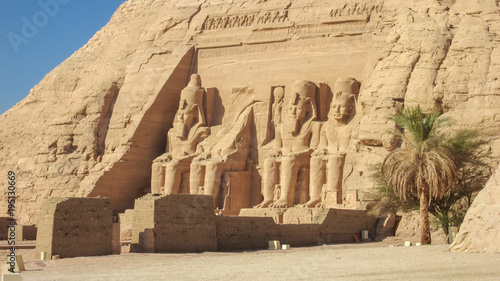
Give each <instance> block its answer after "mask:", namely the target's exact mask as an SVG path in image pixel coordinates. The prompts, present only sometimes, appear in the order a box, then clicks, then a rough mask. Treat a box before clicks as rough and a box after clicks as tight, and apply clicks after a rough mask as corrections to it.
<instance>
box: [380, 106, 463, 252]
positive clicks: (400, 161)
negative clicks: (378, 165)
mask: <svg viewBox="0 0 500 281" xmlns="http://www.w3.org/2000/svg"><path fill="white" fill-rule="evenodd" d="M438 117H439V112H437V111H434V112H432V113H431V114H428V115H425V114H424V113H423V112H422V110H421V109H420V107H416V108H407V109H404V110H402V111H398V112H397V113H396V114H394V115H391V116H390V119H391V120H393V121H394V122H395V123H396V124H397V125H398V126H399V127H401V129H402V132H400V131H395V132H394V133H396V134H398V135H399V136H400V137H401V138H402V139H403V146H402V147H401V148H399V149H396V150H394V151H392V152H391V153H389V154H388V155H387V156H386V157H385V159H384V161H383V163H382V174H383V175H384V177H386V181H387V183H388V185H389V188H392V189H393V191H394V193H395V194H396V195H398V196H399V197H400V198H401V199H403V200H406V198H407V197H408V196H409V195H416V196H418V198H419V200H420V215H421V222H420V223H421V226H422V229H421V243H422V245H425V244H431V234H430V230H429V199H430V198H441V197H442V196H443V195H444V194H445V193H446V192H447V191H448V190H449V189H450V188H451V186H452V185H453V181H454V178H455V176H456V174H457V168H456V166H455V164H454V162H453V161H452V160H451V158H450V156H448V155H447V154H446V152H447V150H446V149H444V148H443V147H442V146H441V145H440V140H442V138H440V136H439V135H438V134H437V132H436V129H437V128H438V127H440V126H441V125H443V124H444V122H445V121H448V120H447V119H444V118H441V119H438Z"/></svg>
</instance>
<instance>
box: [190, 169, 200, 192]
mask: <svg viewBox="0 0 500 281" xmlns="http://www.w3.org/2000/svg"><path fill="white" fill-rule="evenodd" d="M201 177H202V166H201V164H200V162H191V165H190V172H189V193H190V194H198V193H199V190H200V185H201Z"/></svg>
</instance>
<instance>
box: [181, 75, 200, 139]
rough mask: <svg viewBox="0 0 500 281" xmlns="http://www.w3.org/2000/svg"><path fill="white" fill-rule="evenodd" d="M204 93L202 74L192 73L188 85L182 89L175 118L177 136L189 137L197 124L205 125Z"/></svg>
mask: <svg viewBox="0 0 500 281" xmlns="http://www.w3.org/2000/svg"><path fill="white" fill-rule="evenodd" d="M203 93H204V90H203V88H202V87H201V78H200V75H198V74H193V75H191V80H190V81H189V84H188V86H187V87H186V88H184V89H183V90H182V91H181V98H180V101H179V108H178V109H177V113H176V116H175V120H174V128H173V130H174V136H175V137H179V138H180V139H187V137H188V134H189V130H190V129H191V128H192V127H193V126H194V125H195V124H198V123H199V124H200V125H205V116H204V112H203Z"/></svg>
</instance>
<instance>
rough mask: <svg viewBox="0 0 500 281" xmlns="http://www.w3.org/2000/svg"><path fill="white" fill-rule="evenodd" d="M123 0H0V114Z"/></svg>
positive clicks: (88, 34) (110, 14)
mask: <svg viewBox="0 0 500 281" xmlns="http://www.w3.org/2000/svg"><path fill="white" fill-rule="evenodd" d="M123 2H125V1H124V0H0V114H2V113H4V112H5V111H7V110H8V109H9V108H11V107H12V106H13V105H15V104H16V103H18V102H19V101H21V100H22V99H24V98H25V97H26V96H27V95H28V93H29V90H30V89H31V88H33V86H35V85H36V84H38V83H39V82H40V80H42V79H43V77H44V76H45V75H46V74H47V73H49V72H50V71H51V70H52V69H54V68H55V67H56V66H57V65H59V64H60V63H61V62H63V61H64V60H65V59H66V58H68V57H69V56H71V54H73V53H74V52H75V51H76V50H78V49H79V48H80V47H82V46H83V45H85V44H86V43H87V41H88V40H89V39H90V38H91V37H92V36H93V35H94V34H95V33H96V32H97V31H98V30H99V29H101V28H102V27H103V26H104V25H106V23H107V22H108V21H109V19H110V18H111V16H112V15H113V13H114V12H115V11H116V9H118V7H119V6H120V4H122V3H123Z"/></svg>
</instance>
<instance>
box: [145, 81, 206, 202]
mask: <svg viewBox="0 0 500 281" xmlns="http://www.w3.org/2000/svg"><path fill="white" fill-rule="evenodd" d="M204 104H211V103H210V102H207V93H206V92H205V90H204V89H203V88H202V87H201V78H200V76H199V75H198V74H193V75H191V79H190V82H189V84H188V86H187V87H186V88H184V89H183V90H182V92H181V97H180V101H179V108H178V110H177V112H176V115H175V119H174V123H173V127H172V128H171V129H170V130H169V131H168V134H167V152H166V153H164V154H163V155H161V156H159V157H158V158H156V159H155V160H154V161H153V164H152V176H151V193H153V194H160V193H166V194H170V193H187V194H189V193H190V192H189V166H190V164H191V161H192V160H193V158H194V157H196V156H197V155H198V154H199V153H200V151H199V150H197V149H198V144H199V143H200V142H201V141H203V140H204V139H206V138H207V137H208V135H209V132H210V129H209V127H208V126H207V114H206V113H207V111H208V112H210V111H211V110H212V108H208V109H207V108H204ZM209 107H210V106H209Z"/></svg>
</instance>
